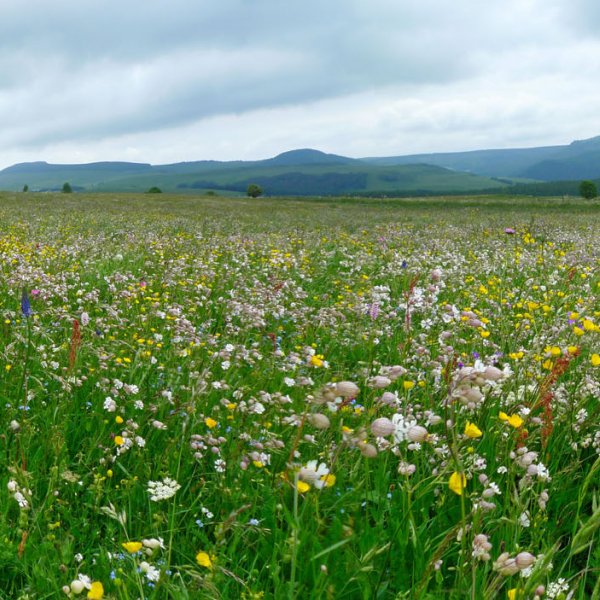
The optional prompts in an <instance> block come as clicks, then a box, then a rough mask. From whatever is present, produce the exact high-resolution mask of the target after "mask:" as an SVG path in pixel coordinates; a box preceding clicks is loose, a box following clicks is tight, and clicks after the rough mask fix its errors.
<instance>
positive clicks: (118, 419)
mask: <svg viewBox="0 0 600 600" xmlns="http://www.w3.org/2000/svg"><path fill="white" fill-rule="evenodd" d="M122 422H123V417H121V416H120V415H117V416H116V417H115V423H117V424H118V425H120V424H121V423H122Z"/></svg>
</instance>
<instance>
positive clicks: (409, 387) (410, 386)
mask: <svg viewBox="0 0 600 600" xmlns="http://www.w3.org/2000/svg"><path fill="white" fill-rule="evenodd" d="M402 387H403V388H404V389H405V390H406V391H408V390H412V389H413V388H414V387H415V382H414V381H403V382H402Z"/></svg>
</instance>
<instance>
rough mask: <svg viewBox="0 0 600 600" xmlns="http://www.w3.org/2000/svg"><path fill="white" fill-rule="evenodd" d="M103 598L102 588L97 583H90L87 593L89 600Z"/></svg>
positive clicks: (100, 599)
mask: <svg viewBox="0 0 600 600" xmlns="http://www.w3.org/2000/svg"><path fill="white" fill-rule="evenodd" d="M103 596H104V586H103V585H102V584H101V583H100V582H99V581H94V582H92V585H91V587H90V589H89V591H88V593H87V597H88V598H89V599H90V600H102V597H103Z"/></svg>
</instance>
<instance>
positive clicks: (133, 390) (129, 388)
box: [123, 383, 140, 396]
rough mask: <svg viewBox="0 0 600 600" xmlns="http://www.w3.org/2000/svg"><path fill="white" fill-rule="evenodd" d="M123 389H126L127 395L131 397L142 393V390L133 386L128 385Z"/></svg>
mask: <svg viewBox="0 0 600 600" xmlns="http://www.w3.org/2000/svg"><path fill="white" fill-rule="evenodd" d="M123 387H124V389H125V393H127V394H129V395H130V396H135V395H136V394H137V393H138V392H139V391H140V388H138V386H137V385H133V384H131V385H130V384H128V383H126V384H125V385H124V386H123Z"/></svg>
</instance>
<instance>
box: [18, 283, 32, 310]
mask: <svg viewBox="0 0 600 600" xmlns="http://www.w3.org/2000/svg"><path fill="white" fill-rule="evenodd" d="M21 312H22V313H23V315H24V316H26V317H31V316H32V315H33V311H32V310H31V302H30V301H29V296H28V295H27V290H26V289H25V288H23V293H22V294H21Z"/></svg>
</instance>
